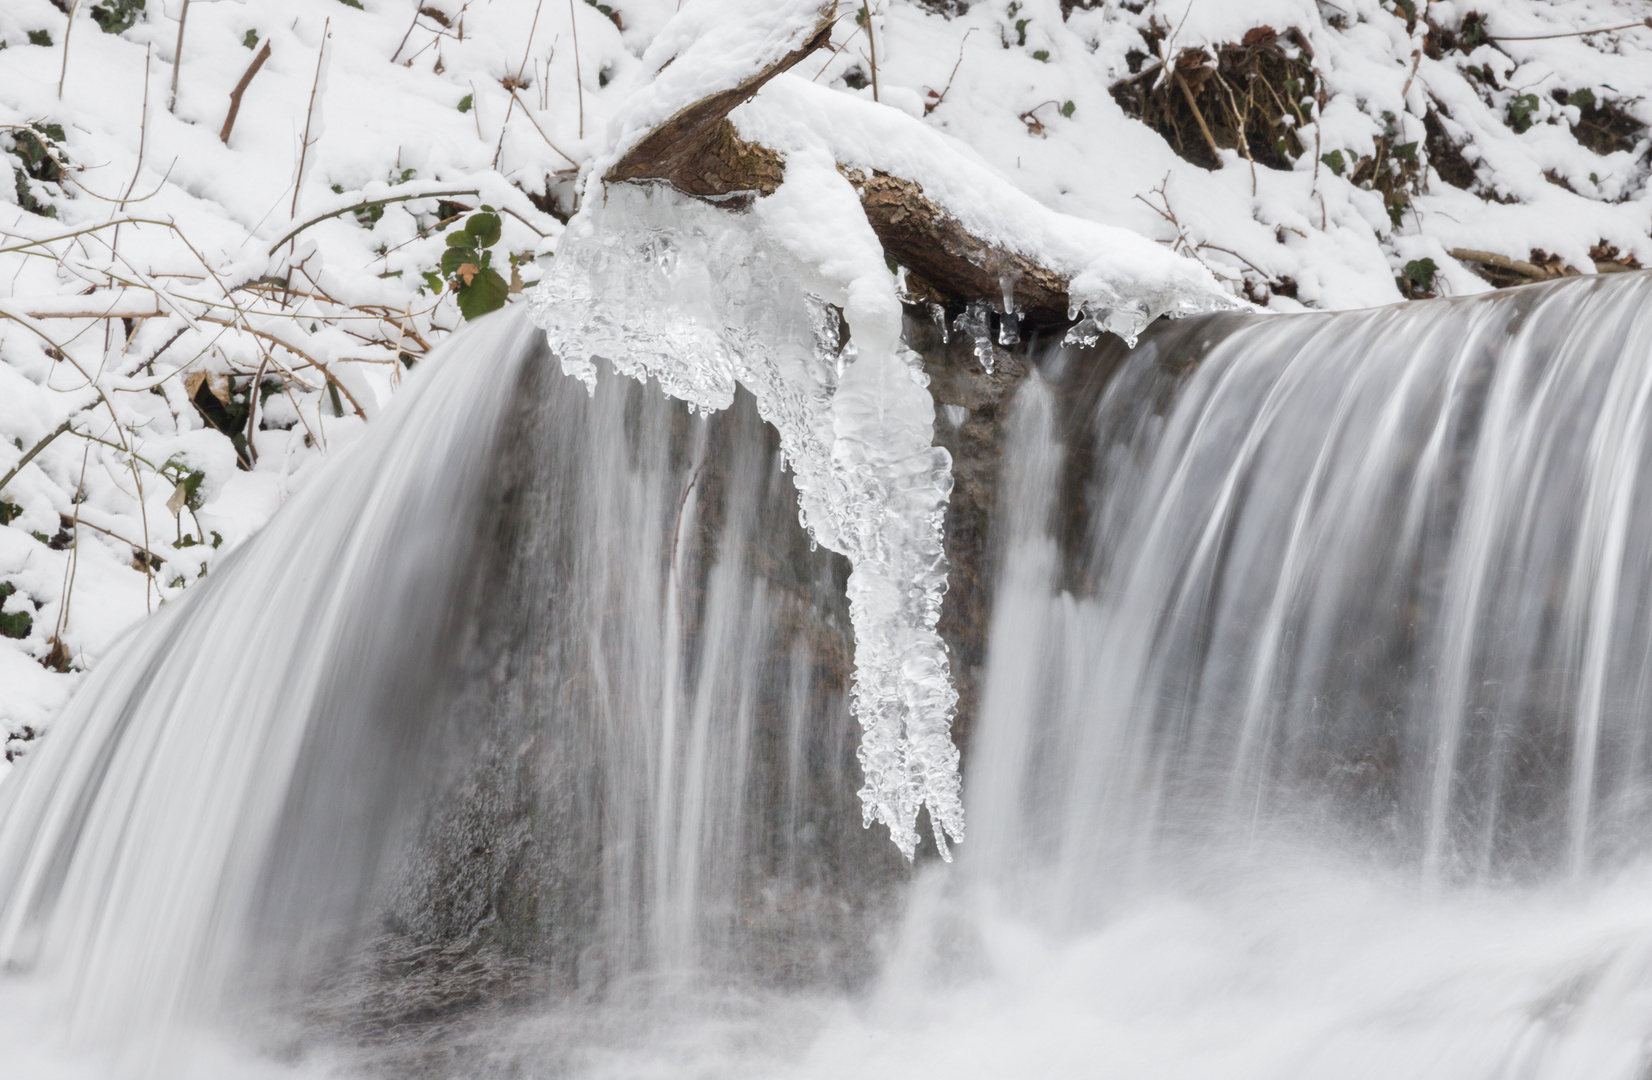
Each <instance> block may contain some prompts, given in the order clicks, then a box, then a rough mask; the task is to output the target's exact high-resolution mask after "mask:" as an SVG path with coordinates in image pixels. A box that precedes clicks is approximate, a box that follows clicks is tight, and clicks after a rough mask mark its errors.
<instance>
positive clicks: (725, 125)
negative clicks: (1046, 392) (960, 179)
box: [603, 0, 1070, 325]
mask: <svg viewBox="0 0 1652 1080" xmlns="http://www.w3.org/2000/svg"><path fill="white" fill-rule="evenodd" d="M835 14H836V3H835V0H834V2H830V3H827V4H824V5H823V6H822V7H821V10H820V18H819V22H818V23H817V25H816V27H815V30H814V32H813V33H812V34H811V35H810V37H809V38H808V40H807V41H806V42H805V43H804V44H803V45H801V46H799V47H798V48H796V49H794V50H792V51H791V52H789V53H787V54H786V55H785V56H784V57H782V58H781V59H780V60H778V61H777V62H775V63H773V64H771V65H769V66H768V67H766V68H764V69H763V70H762V71H761V72H759V73H758V74H756V75H754V76H752V77H750V78H748V79H746V80H745V81H744V82H741V83H740V84H738V85H737V86H734V87H731V88H729V89H727V90H722V91H719V92H717V93H715V94H711V95H709V96H707V97H704V98H701V99H700V100H699V101H696V102H695V103H694V104H692V105H689V106H687V107H685V108H683V109H681V110H679V111H678V112H677V113H676V114H674V115H673V116H672V117H671V118H670V119H668V120H666V121H665V122H664V123H661V124H659V125H658V126H656V127H655V128H653V129H652V130H650V131H649V132H648V134H646V135H644V136H643V137H642V138H641V139H640V140H638V141H637V143H636V144H635V145H633V146H632V147H631V148H630V149H629V150H628V151H626V152H625V154H623V155H622V156H621V157H620V159H619V161H617V162H616V163H615V164H614V165H613V167H612V168H610V169H609V170H608V171H607V172H606V173H605V174H604V175H603V180H604V181H605V182H606V183H610V184H615V183H625V182H641V181H664V182H666V183H669V184H670V185H671V186H672V187H674V188H676V189H677V190H678V191H680V192H682V193H683V194H685V195H690V196H693V197H696V198H700V199H705V200H707V201H709V202H713V203H716V204H718V205H720V206H724V207H727V208H728V209H731V210H738V209H744V208H746V207H748V206H750V205H751V202H752V200H753V199H755V198H757V197H759V196H763V195H771V194H773V193H774V192H775V191H776V190H777V189H778V188H779V187H780V184H781V182H782V181H783V180H784V177H785V160H784V158H783V157H782V156H781V155H780V154H779V153H777V152H775V151H774V150H771V149H769V148H768V147H765V146H760V145H757V144H755V143H751V142H748V141H746V140H744V139H742V138H741V137H740V134H739V132H738V131H736V130H735V127H734V123H733V122H732V121H731V120H729V118H728V117H729V113H731V112H732V111H734V109H735V108H736V107H737V106H739V105H740V104H741V103H743V102H745V101H748V100H750V99H751V97H752V96H753V95H755V94H756V93H757V92H758V90H760V89H762V87H763V85H764V84H765V83H767V82H768V81H769V80H771V79H773V78H774V77H775V76H776V75H779V74H780V73H781V72H783V71H787V70H789V69H791V68H792V67H795V66H796V65H797V64H798V63H799V62H800V61H801V60H803V59H804V58H805V57H806V56H808V55H809V54H810V53H812V52H814V51H815V50H817V49H820V48H821V47H823V46H825V45H826V44H827V43H828V42H829V40H830V37H831V28H832V20H833V18H834V16H835ZM844 175H845V176H846V177H848V179H849V181H850V182H851V183H852V184H854V186H855V188H856V190H857V191H859V193H860V196H861V204H862V206H863V207H864V209H865V212H866V218H867V221H868V222H869V223H870V224H871V226H872V231H873V232H874V233H876V234H877V237H878V240H879V241H880V242H881V243H882V244H883V247H884V251H885V252H886V253H887V254H888V256H889V258H891V259H893V260H894V261H895V262H897V263H899V264H900V265H902V266H904V267H906V269H907V271H908V276H907V287H908V293H909V296H911V298H912V299H913V300H915V301H926V302H935V303H940V304H942V305H945V306H948V307H962V306H963V305H965V304H967V303H969V302H970V301H973V300H980V301H985V302H986V303H988V304H990V305H991V306H992V307H993V308H995V309H996V310H999V311H1003V310H1005V307H1006V299H1007V300H1008V301H1009V303H1010V304H1012V305H1013V307H1014V308H1015V309H1016V310H1017V311H1019V312H1020V313H1021V315H1022V318H1023V320H1024V321H1025V322H1026V323H1028V324H1031V325H1053V324H1064V323H1067V322H1069V321H1070V320H1069V319H1068V314H1067V313H1068V307H1069V304H1068V286H1069V281H1068V279H1067V278H1066V277H1065V276H1064V275H1062V274H1059V273H1057V272H1055V271H1053V270H1051V269H1049V268H1047V267H1044V266H1041V265H1039V264H1038V263H1036V262H1035V261H1033V260H1032V259H1029V258H1027V257H1026V256H1024V255H1021V254H1019V253H1017V252H1014V251H1010V250H1007V249H1005V248H1003V247H1002V246H1000V245H996V244H993V243H991V242H989V241H987V240H985V239H983V238H981V237H978V236H976V235H974V234H972V233H971V232H970V231H969V230H968V229H966V228H965V227H964V226H963V224H962V223H961V222H959V221H958V220H957V218H955V217H954V216H953V215H951V214H949V213H948V212H947V211H946V209H945V208H944V207H942V206H940V205H939V204H937V203H936V202H934V201H933V200H932V199H930V198H928V197H927V196H926V195H925V194H924V190H923V185H921V184H919V183H917V182H916V181H914V180H910V179H907V178H904V177H900V176H893V175H890V174H888V173H884V172H873V173H872V174H871V175H867V174H866V173H865V172H864V171H862V170H858V169H857V170H848V169H845V170H844Z"/></svg>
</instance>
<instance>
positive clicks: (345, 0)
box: [338, 0, 365, 11]
mask: <svg viewBox="0 0 1652 1080" xmlns="http://www.w3.org/2000/svg"><path fill="white" fill-rule="evenodd" d="M338 2H339V3H341V4H343V5H344V6H345V7H353V8H355V9H356V10H357V11H363V10H365V9H364V8H363V7H362V6H361V0H338Z"/></svg>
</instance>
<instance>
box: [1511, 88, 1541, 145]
mask: <svg viewBox="0 0 1652 1080" xmlns="http://www.w3.org/2000/svg"><path fill="white" fill-rule="evenodd" d="M1538 105H1539V102H1538V99H1537V95H1536V94H1521V95H1520V96H1519V97H1517V98H1515V99H1514V100H1513V101H1511V102H1509V126H1510V127H1512V128H1513V129H1514V133H1515V134H1516V135H1523V134H1525V133H1526V132H1527V131H1529V130H1531V126H1532V114H1533V113H1535V112H1536V111H1537V109H1538Z"/></svg>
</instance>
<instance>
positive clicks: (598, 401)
mask: <svg viewBox="0 0 1652 1080" xmlns="http://www.w3.org/2000/svg"><path fill="white" fill-rule="evenodd" d="M909 329H910V328H909ZM914 340H915V339H914ZM968 349H969V345H968V343H967V342H962V343H959V344H958V345H957V346H955V348H954V350H953V352H954V353H961V354H962V355H963V356H964V357H965V360H966V362H969V363H973V361H972V360H969V359H968ZM1021 359H1022V360H1023V361H1024V366H1025V374H1024V376H1023V377H1022V378H1021V380H1020V382H1019V384H1018V385H1016V386H1015V388H1014V392H1013V395H1012V396H1009V397H1008V398H1007V399H1006V400H1005V401H1003V402H1001V403H998V404H996V405H992V404H982V403H979V402H977V403H974V404H971V405H970V408H971V409H973V410H975V411H974V412H973V413H971V412H968V411H965V410H964V409H962V408H961V407H959V406H956V405H951V402H950V401H948V399H947V398H946V397H945V396H943V395H944V394H945V393H947V392H948V391H946V390H945V389H944V387H943V385H942V384H943V383H945V381H946V380H936V381H935V382H933V383H932V385H933V386H935V387H937V389H936V394H937V397H938V400H940V401H941V402H942V403H944V404H948V405H951V407H950V408H948V409H947V410H944V412H943V413H942V415H945V416H946V417H947V418H946V419H941V420H937V428H938V429H940V430H938V432H937V436H938V438H951V439H953V440H954V442H955V444H956V445H957V446H958V449H955V450H954V451H953V453H954V457H955V458H957V457H960V455H962V456H963V457H962V459H961V460H962V462H963V464H962V465H960V468H967V469H972V470H975V472H971V473H970V474H969V475H971V476H977V475H985V476H988V477H990V478H995V480H993V483H992V485H991V486H990V499H991V505H990V506H989V507H987V508H986V509H985V511H984V513H983V520H986V521H988V522H990V527H989V528H988V530H987V532H986V534H985V535H983V536H981V537H979V538H978V539H980V541H981V543H980V544H979V559H980V560H981V565H979V566H975V567H971V568H970V569H971V571H972V572H975V573H978V574H979V575H980V576H981V577H982V579H983V580H984V581H986V582H987V585H988V590H989V594H990V598H991V600H990V604H988V605H986V606H987V607H988V608H990V611H989V612H988V614H986V615H985V616H984V619H985V624H984V625H983V626H981V627H980V628H979V629H980V631H981V633H982V634H983V635H984V637H985V641H986V647H985V653H984V661H983V662H982V663H981V665H980V666H979V669H978V670H974V671H964V670H963V669H962V667H961V666H960V664H959V662H958V660H957V659H956V654H955V656H954V661H953V663H954V670H956V671H958V673H959V675H960V677H961V678H968V679H970V680H972V683H973V685H974V686H976V687H978V693H972V694H967V695H965V700H966V701H967V702H968V703H969V704H968V708H969V709H970V712H971V715H970V717H969V723H968V724H967V725H965V726H964V728H963V730H967V732H968V736H969V737H968V742H967V744H966V745H965V747H964V764H965V772H964V787H963V796H964V799H965V802H966V804H967V806H968V811H969V814H970V820H971V835H970V840H969V842H968V843H967V844H964V845H962V846H960V847H959V848H958V850H957V861H956V862H955V863H953V864H951V865H946V864H942V863H941V862H940V861H939V860H938V859H937V858H935V856H936V855H937V854H938V853H937V852H936V850H935V848H934V847H933V846H928V847H925V848H921V849H920V858H919V859H918V861H917V863H916V865H908V863H907V862H906V860H905V859H903V858H902V856H901V854H900V853H899V852H898V851H896V850H895V848H894V847H893V846H891V845H890V844H889V843H888V842H887V840H885V839H883V838H881V837H880V836H879V835H878V834H877V832H876V831H875V830H866V829H863V828H862V827H861V822H862V812H861V808H860V806H859V804H858V800H857V798H856V791H857V788H858V787H859V786H860V785H861V783H862V781H863V777H862V775H861V771H860V764H859V762H858V761H857V757H856V742H857V734H858V733H857V730H856V728H857V724H856V720H855V717H854V715H853V712H852V710H851V698H852V695H853V687H852V674H853V656H854V649H855V639H854V635H853V624H852V619H851V615H850V610H849V604H848V601H847V600H846V590H845V586H846V582H847V580H848V577H849V574H850V572H851V568H850V565H849V562H848V560H847V559H845V558H844V557H843V556H841V555H838V554H834V553H833V552H831V551H829V550H826V549H824V548H816V547H815V546H814V545H813V544H811V543H810V539H809V536H808V535H807V533H806V532H805V531H804V530H803V529H802V528H800V527H799V524H798V514H797V507H798V497H797V492H796V490H795V489H794V487H793V484H792V479H791V475H790V473H789V471H788V469H787V461H786V458H785V456H784V455H783V453H782V446H781V443H780V439H779V437H778V436H777V435H776V434H775V433H774V431H773V430H772V429H771V428H769V427H768V426H767V425H766V424H765V423H764V421H763V419H762V418H761V417H760V415H759V403H758V402H757V401H756V400H754V399H753V398H752V397H751V396H750V395H749V394H747V393H746V392H745V391H744V390H741V391H737V392H734V391H731V393H732V397H731V399H730V400H731V402H732V404H731V405H730V407H729V408H727V409H725V410H724V411H722V412H718V413H715V414H703V413H695V412H692V411H690V410H689V409H688V408H687V407H685V406H684V405H683V404H682V403H680V402H677V401H673V400H671V399H669V398H668V397H666V396H665V395H664V394H662V393H661V392H660V388H659V386H658V385H657V384H654V383H647V384H645V383H642V382H637V381H634V380H633V379H630V378H625V377H622V376H620V375H617V374H614V373H613V372H611V371H609V370H606V369H605V368H604V367H603V365H602V364H601V363H599V364H597V365H596V368H597V370H595V371H586V372H584V373H583V374H584V375H585V376H586V377H588V378H589V379H590V381H591V386H592V392H591V393H589V394H588V393H587V387H586V385H585V384H583V383H582V382H580V381H578V380H575V379H570V378H567V377H565V376H564V375H563V374H562V373H561V370H560V368H561V365H560V364H559V363H558V358H557V357H556V356H553V355H552V354H551V352H550V351H549V349H548V348H547V347H546V345H545V344H544V341H543V339H542V337H541V335H540V334H539V331H537V330H536V329H535V328H534V327H533V326H532V325H530V324H529V322H528V320H527V318H526V317H525V315H524V314H522V313H521V311H520V309H507V311H506V312H503V313H500V314H498V315H494V316H490V317H489V318H487V319H485V320H482V321H481V322H480V323H479V324H478V325H477V326H476V327H474V328H472V329H470V330H467V331H466V332H464V333H462V334H459V335H457V336H456V337H455V338H454V339H453V340H452V341H451V342H450V343H449V344H448V345H447V346H445V347H444V349H443V350H442V352H441V355H439V356H437V357H435V358H433V359H432V360H430V361H429V362H427V363H426V364H425V365H423V366H422V367H421V369H420V371H419V372H418V373H417V374H416V376H415V377H414V378H412V379H411V380H410V382H409V384H408V386H407V388H406V389H405V390H404V391H403V392H402V393H401V395H400V397H399V398H398V400H397V402H396V403H395V406H394V408H393V409H391V410H389V411H387V413H386V414H385V416H384V417H383V418H382V419H381V420H379V421H377V422H376V423H375V426H374V428H373V430H371V431H370V432H369V433H368V434H367V435H366V436H365V437H364V438H363V439H362V440H361V442H360V443H358V444H357V445H355V446H353V447H351V448H350V449H348V450H347V451H345V452H344V453H342V454H341V455H340V456H339V458H338V460H336V461H334V462H333V463H332V464H330V465H329V467H328V468H327V469H326V470H325V471H324V472H323V473H322V474H321V475H320V476H319V477H317V478H316V479H315V480H313V481H312V482H311V484H310V485H309V486H308V487H306V488H305V489H303V490H302V491H301V492H300V493H299V494H298V495H297V496H295V498H294V499H293V500H292V501H291V503H290V504H289V505H288V506H286V507H285V508H283V510H282V511H281V513H280V514H278V515H277V517H276V518H275V520H274V521H272V522H271V524H270V525H269V526H268V527H267V528H266V529H265V530H264V531H263V532H262V533H261V534H260V535H258V536H257V537H255V538H254V539H253V540H251V541H249V542H248V543H247V544H246V545H245V546H244V547H243V548H242V549H240V550H239V551H238V552H237V553H236V554H235V555H234V556H233V557H232V558H231V559H229V560H227V562H226V563H225V565H223V566H222V567H221V568H219V569H218V570H215V571H214V573H213V575H211V576H210V577H209V578H208V579H206V580H205V581H203V582H202V583H201V584H200V585H199V586H198V587H196V588H195V589H193V590H191V591H190V592H189V593H188V594H187V595H186V596H185V597H184V598H182V599H180V600H179V601H176V602H174V603H171V604H168V605H167V606H166V607H164V608H163V609H162V610H161V611H160V612H158V613H157V614H156V615H155V616H154V617H153V618H151V619H150V620H148V621H146V622H145V623H144V624H142V625H141V626H139V627H138V628H137V629H136V630H134V631H133V633H132V634H131V636H130V638H129V639H128V641H127V642H126V643H125V645H124V646H123V647H122V648H121V649H120V650H119V651H118V653H117V654H116V655H115V656H113V657H111V658H110V659H109V660H108V661H107V662H106V663H104V664H103V665H102V666H101V667H100V668H98V669H97V670H96V671H94V672H93V673H92V674H91V675H90V676H89V677H88V679H87V681H86V683H85V684H84V685H83V687H82V689H81V691H80V692H79V694H78V695H77V696H76V698H75V700H74V702H73V703H72V705H71V707H70V709H69V710H68V712H67V713H66V714H65V715H64V716H62V717H61V718H59V720H58V722H57V724H56V725H55V726H54V727H53V728H52V729H51V731H50V732H49V733H48V734H47V736H46V737H45V738H43V739H42V740H41V742H40V743H39V746H38V749H36V750H35V751H34V752H33V753H31V754H30V755H29V756H28V757H27V758H25V759H24V761H23V763H22V764H21V765H20V767H19V768H18V769H17V770H16V771H15V772H14V773H13V774H12V775H11V776H9V777H8V778H7V779H6V781H5V782H4V784H0V962H3V963H4V968H5V974H4V976H0V1007H3V1008H0V1012H3V1014H4V1019H0V1040H3V1045H4V1046H5V1047H6V1048H7V1052H8V1053H10V1052H13V1051H15V1056H12V1057H9V1058H7V1059H6V1060H10V1061H14V1062H22V1063H23V1064H22V1065H19V1066H15V1067H17V1068H21V1069H23V1070H25V1071H24V1072H22V1073H19V1075H48V1069H51V1070H55V1071H53V1072H50V1073H49V1074H50V1075H63V1076H66V1077H76V1078H79V1077H90V1076H98V1077H107V1076H115V1077H126V1076H131V1077H150V1076H169V1077H170V1076H180V1075H202V1076H205V1075H213V1076H247V1077H250V1076H255V1075H256V1076H265V1075H270V1076H298V1075H364V1076H375V1075H395V1076H400V1077H424V1076H431V1077H450V1076H465V1077H491V1076H541V1075H545V1076H549V1075H556V1076H565V1075H576V1076H641V1075H662V1074H663V1075H714V1076H736V1075H768V1076H793V1075H795V1076H821V1077H825V1076H842V1075H846V1074H851V1073H854V1074H869V1075H888V1074H893V1073H895V1072H896V1071H897V1070H898V1071H901V1072H906V1073H911V1074H914V1075H934V1076H941V1075H945V1076H959V1077H966V1078H967V1077H977V1076H980V1077H985V1076H1003V1075H1041V1074H1047V1073H1055V1074H1081V1075H1091V1074H1100V1075H1117V1076H1126V1077H1152V1076H1166V1077H1204V1076H1209V1077H1224V1078H1230V1077H1258V1078H1260V1077H1298V1076H1303V1077H1306V1076H1324V1075H1337V1076H1372V1077H1377V1076H1393V1075H1406V1076H1434V1077H1440V1078H1442V1080H1444V1078H1451V1080H1455V1078H1459V1077H1510V1078H1513V1077H1521V1078H1528V1077H1575V1076H1591V1077H1597V1076H1598V1077H1609V1076H1622V1077H1625V1078H1630V1077H1639V1076H1642V1075H1644V1074H1645V1070H1646V1067H1647V1063H1648V1060H1649V1058H1648V1051H1647V1050H1646V1048H1645V1047H1646V1037H1647V1032H1648V1031H1649V1030H1652V905H1649V904H1648V903H1647V901H1646V900H1645V896H1646V888H1647V886H1648V885H1652V862H1649V860H1648V856H1649V852H1648V851H1647V850H1646V848H1647V842H1646V840H1645V839H1644V838H1645V837H1646V836H1648V835H1652V829H1649V826H1652V738H1648V732H1649V731H1652V715H1649V711H1652V707H1649V706H1648V704H1647V702H1648V701H1649V700H1652V697H1649V693H1648V690H1649V689H1652V687H1649V686H1648V685H1647V683H1648V680H1649V679H1652V534H1649V533H1648V532H1647V530H1646V529H1645V528H1643V527H1642V521H1643V514H1642V513H1641V511H1640V508H1641V507H1643V506H1646V505H1648V495H1649V494H1652V491H1649V489H1652V468H1643V467H1642V466H1643V464H1646V463H1648V459H1649V457H1652V437H1649V432H1648V430H1647V428H1648V409H1649V408H1652V400H1649V399H1652V275H1648V274H1624V275H1614V276H1602V277H1590V278H1577V279H1568V280H1564V281H1559V282H1555V283H1551V284H1547V285H1543V286H1534V287H1529V288H1523V289H1519V290H1513V291H1509V292H1504V293H1497V294H1492V295H1490V296H1486V297H1475V298H1467V299H1461V300H1450V301H1434V302H1427V303H1417V304H1410V305H1405V306H1401V307H1393V308H1384V309H1378V310H1373V311H1363V312H1351V313H1339V314H1307V315H1299V316H1262V315H1240V314H1217V315H1207V316H1199V317H1195V318H1189V319H1185V320H1182V321H1180V322H1161V323H1159V324H1157V325H1155V326H1153V327H1152V328H1150V329H1149V330H1148V331H1147V332H1146V333H1144V334H1143V335H1142V339H1141V341H1140V343H1139V344H1138V345H1136V347H1135V348H1134V349H1128V348H1126V347H1125V346H1124V345H1123V344H1122V343H1121V342H1117V341H1111V342H1104V343H1102V344H1099V345H1097V346H1094V347H1086V346H1082V345H1076V344H1075V345H1062V344H1059V343H1048V344H1043V345H1040V344H1037V343H1034V344H1033V345H1032V346H1030V347H1029V348H1028V349H1027V350H1026V351H1025V352H1024V353H1023V354H1022V356H1021ZM925 361H926V363H927V364H929V365H930V366H931V368H932V369H933V372H934V373H939V372H940V368H941V366H943V365H945V364H947V363H950V362H952V361H950V360H948V359H947V357H946V356H942V355H940V353H939V352H938V351H937V350H933V349H929V350H926V356H925ZM1004 370H1005V369H1004V367H1003V365H1000V370H999V371H998V373H997V374H996V375H994V376H993V377H994V378H997V379H1000V380H1004V379H1007V378H1008V377H1009V376H1006V375H1005V374H1004ZM1017 370H1019V368H1018V369H1017ZM967 374H968V373H967V372H964V373H963V374H962V375H961V374H960V371H959V370H954V371H952V372H951V374H950V375H949V378H958V377H965V376H966V375H967ZM1006 385H1007V384H1006ZM959 417H963V418H964V422H966V423H968V424H972V425H975V424H988V423H989V421H990V425H989V427H990V431H991V432H992V435H991V438H986V437H977V436H976V435H975V434H967V433H966V432H965V429H964V428H961V427H957V426H956V425H958V424H959V422H960V421H959ZM980 430H986V429H983V428H978V427H971V428H969V429H968V432H978V431H980ZM949 432H951V434H948V433H949ZM966 435H967V437H966ZM971 455H973V456H971ZM972 482H973V481H972ZM945 626H946V623H945V621H944V620H943V623H942V627H943V631H944V629H945ZM209 1046H211V1047H218V1048H219V1049H214V1050H211V1051H210V1053H209V1051H208V1049H206V1048H207V1047H209ZM225 1046H227V1047H229V1048H230V1049H222V1048H223V1047H225ZM215 1055H216V1056H215ZM207 1063H210V1064H207ZM7 1068H8V1067H7V1065H6V1064H5V1063H4V1062H3V1061H0V1075H9V1074H8V1072H7ZM192 1069H193V1070H194V1072H191V1071H190V1070H192Z"/></svg>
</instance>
